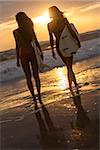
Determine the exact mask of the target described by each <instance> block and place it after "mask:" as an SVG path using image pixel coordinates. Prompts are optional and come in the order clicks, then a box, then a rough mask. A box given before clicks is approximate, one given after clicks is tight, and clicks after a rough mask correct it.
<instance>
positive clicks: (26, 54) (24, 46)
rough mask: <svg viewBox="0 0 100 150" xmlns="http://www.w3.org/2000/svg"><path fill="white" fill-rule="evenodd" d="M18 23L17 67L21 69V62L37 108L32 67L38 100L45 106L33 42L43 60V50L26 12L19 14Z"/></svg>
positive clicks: (15, 33) (16, 35) (16, 37)
mask: <svg viewBox="0 0 100 150" xmlns="http://www.w3.org/2000/svg"><path fill="white" fill-rule="evenodd" d="M16 21H17V23H18V27H19V28H17V29H16V30H14V31H13V34H14V38H15V42H16V55H17V66H18V67H20V62H21V65H22V68H23V71H24V73H25V76H26V80H27V85H28V88H29V90H30V92H31V95H32V98H33V101H34V104H35V106H37V101H36V97H35V95H34V88H33V84H32V80H31V77H32V76H31V69H30V65H31V68H32V72H33V76H34V79H35V82H36V88H37V92H38V100H39V102H40V104H41V105H43V103H42V100H41V94H40V88H41V85H40V78H39V72H38V64H37V59H36V55H35V51H34V47H32V45H31V42H32V40H34V42H35V44H36V46H37V47H38V48H39V50H40V52H41V57H42V59H43V54H42V50H41V48H40V45H39V43H38V41H37V38H36V35H35V32H34V30H33V23H32V21H31V19H30V18H29V17H28V16H27V15H26V14H25V13H24V12H19V13H18V14H17V15H16Z"/></svg>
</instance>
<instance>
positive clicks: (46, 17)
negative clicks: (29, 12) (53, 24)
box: [32, 12, 51, 24]
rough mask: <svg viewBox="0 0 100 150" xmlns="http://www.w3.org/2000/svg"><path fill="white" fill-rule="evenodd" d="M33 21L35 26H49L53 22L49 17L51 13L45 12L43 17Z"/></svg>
mask: <svg viewBox="0 0 100 150" xmlns="http://www.w3.org/2000/svg"><path fill="white" fill-rule="evenodd" d="M32 21H33V22H34V23H35V24H47V23H49V22H50V21H51V19H50V17H49V13H48V12H45V13H44V14H43V15H41V16H38V17H36V18H33V19H32Z"/></svg>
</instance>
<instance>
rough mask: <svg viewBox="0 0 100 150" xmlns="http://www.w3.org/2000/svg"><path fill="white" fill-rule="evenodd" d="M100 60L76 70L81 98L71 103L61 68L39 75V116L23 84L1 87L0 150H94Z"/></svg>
mask: <svg viewBox="0 0 100 150" xmlns="http://www.w3.org/2000/svg"><path fill="white" fill-rule="evenodd" d="M99 60H100V57H99V56H97V57H94V58H90V59H87V60H83V61H80V62H77V63H75V64H74V66H73V67H74V71H75V73H76V78H77V80H78V83H79V86H80V96H76V97H74V98H71V95H70V92H69V89H68V83H67V80H66V67H65V66H63V67H58V68H55V69H53V70H51V71H49V72H46V73H43V74H40V78H41V83H42V91H41V94H42V100H43V102H44V104H45V107H44V108H41V107H40V106H38V107H39V110H38V111H37V110H34V105H32V104H31V102H32V99H31V96H30V93H29V91H28V89H27V86H26V82H25V79H20V80H17V81H15V82H14V81H13V82H12V84H10V82H8V83H6V84H2V88H0V90H1V93H2V94H1V101H0V110H1V113H0V114H1V117H0V118H1V120H0V126H1V149H2V150H5V149H11V150H21V149H25V150H42V149H47V150H49V149H50V150H56V149H59V150H65V149H68V150H73V149H77V150H98V149H99V89H100V86H99V78H100V77H99ZM59 72H60V73H59ZM62 75H63V79H62Z"/></svg>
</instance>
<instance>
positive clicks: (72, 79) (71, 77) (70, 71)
mask: <svg viewBox="0 0 100 150" xmlns="http://www.w3.org/2000/svg"><path fill="white" fill-rule="evenodd" d="M72 63H73V57H69V58H68V59H67V61H66V65H67V69H68V82H69V89H70V91H71V93H72V94H73V90H72V82H74V84H75V88H76V90H77V93H78V94H79V91H78V84H77V81H76V78H75V74H74V72H73V68H72Z"/></svg>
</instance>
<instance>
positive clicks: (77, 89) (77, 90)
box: [75, 85, 80, 94]
mask: <svg viewBox="0 0 100 150" xmlns="http://www.w3.org/2000/svg"><path fill="white" fill-rule="evenodd" d="M75 89H76V93H77V94H80V93H79V87H78V85H76V86H75Z"/></svg>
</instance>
